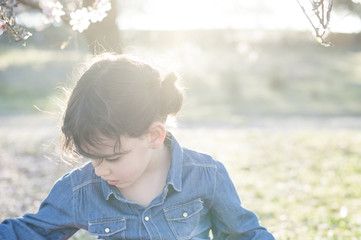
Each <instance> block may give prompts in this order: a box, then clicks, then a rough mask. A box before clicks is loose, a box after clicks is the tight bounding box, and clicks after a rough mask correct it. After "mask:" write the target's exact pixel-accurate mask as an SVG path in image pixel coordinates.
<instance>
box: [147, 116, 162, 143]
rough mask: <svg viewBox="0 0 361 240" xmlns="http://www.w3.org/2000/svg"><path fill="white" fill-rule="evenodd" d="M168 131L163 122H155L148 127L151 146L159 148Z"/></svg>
mask: <svg viewBox="0 0 361 240" xmlns="http://www.w3.org/2000/svg"><path fill="white" fill-rule="evenodd" d="M166 134H167V131H166V130H165V126H164V124H163V123H162V122H153V123H152V124H151V125H150V127H149V128H148V132H147V135H148V143H149V146H150V147H151V148H154V149H155V148H159V147H160V146H162V145H163V142H164V139H165V136H166Z"/></svg>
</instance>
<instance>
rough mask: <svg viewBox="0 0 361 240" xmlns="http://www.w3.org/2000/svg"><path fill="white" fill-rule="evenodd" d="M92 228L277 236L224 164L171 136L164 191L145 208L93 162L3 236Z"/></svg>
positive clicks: (152, 235)
mask: <svg viewBox="0 0 361 240" xmlns="http://www.w3.org/2000/svg"><path fill="white" fill-rule="evenodd" d="M78 229H86V230H87V231H88V232H89V233H90V234H92V235H96V236H98V237H99V239H179V240H184V239H210V234H209V232H210V230H212V234H213V237H214V239H247V240H248V239H253V240H254V239H262V240H268V239H270V240H271V239H274V238H273V236H272V235H271V234H270V233H269V232H268V231H267V230H266V229H265V228H264V227H262V226H260V225H259V222H258V219H257V217H256V215H255V214H254V213H253V212H251V211H249V210H246V209H245V208H243V207H242V206H241V203H240V200H239V198H238V195H237V193H236V190H235V188H234V185H233V184H232V182H231V179H230V178H229V175H228V173H227V171H226V169H225V168H224V166H223V165H222V164H221V163H220V162H217V161H215V160H214V159H212V157H210V156H208V155H205V154H201V153H198V152H194V151H191V150H188V149H184V148H181V147H180V146H179V144H178V143H177V141H176V140H175V139H174V138H173V139H172V165H171V168H170V170H169V174H168V178H167V184H166V186H165V188H164V191H163V193H162V194H161V195H159V196H158V197H156V198H155V199H154V200H153V201H152V202H151V204H150V205H149V206H147V207H143V206H140V205H139V204H136V203H135V202H132V201H129V200H127V199H125V198H124V197H123V195H122V193H121V192H120V191H119V190H118V189H117V188H116V187H114V186H111V185H108V184H107V183H106V182H105V181H103V180H102V179H101V178H99V177H97V176H96V175H95V173H94V169H93V166H92V164H91V163H88V164H86V165H85V166H84V167H82V168H80V169H76V170H74V171H72V172H71V173H68V174H66V175H64V176H63V177H62V178H61V179H60V180H58V181H57V182H56V183H55V185H54V186H53V188H52V190H51V192H50V194H49V195H48V197H47V198H46V199H45V200H44V201H43V203H42V204H41V206H40V209H39V211H38V213H36V214H26V215H24V216H23V217H22V218H16V219H6V220H4V221H3V222H2V223H1V224H0V239H9V240H12V239H21V240H24V239H32V240H34V239H35V240H37V239H39V240H40V239H67V238H69V237H70V236H72V235H73V234H74V233H75V232H76V231H77V230H78Z"/></svg>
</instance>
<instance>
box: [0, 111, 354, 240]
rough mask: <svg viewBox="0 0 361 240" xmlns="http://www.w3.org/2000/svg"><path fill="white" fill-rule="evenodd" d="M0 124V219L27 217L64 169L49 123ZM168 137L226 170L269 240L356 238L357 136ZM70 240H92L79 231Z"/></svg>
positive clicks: (208, 131)
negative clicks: (271, 239) (273, 239)
mask: <svg viewBox="0 0 361 240" xmlns="http://www.w3.org/2000/svg"><path fill="white" fill-rule="evenodd" d="M1 121H2V125H1V126H0V139H1V140H0V153H1V154H0V166H1V168H0V176H1V177H0V192H1V193H2V197H0V219H4V218H8V217H16V216H21V215H22V214H23V213H25V212H35V211H36V209H37V208H38V206H39V204H40V202H41V200H42V199H43V198H44V197H45V196H46V195H47V193H48V191H49V190H50V188H51V186H52V184H53V182H54V181H55V180H56V179H57V178H58V177H60V176H61V175H63V174H64V173H65V172H66V171H68V170H69V169H70V168H71V167H70V166H68V165H66V164H65V163H62V162H60V161H59V157H58V153H59V151H58V149H59V147H57V146H58V142H59V140H58V136H57V131H58V130H57V127H56V125H57V124H56V121H55V119H54V118H51V119H49V117H44V116H33V117H22V118H20V117H16V118H5V119H1ZM285 124H286V123H285ZM279 126H282V123H281V125H279ZM173 132H174V134H175V136H176V137H177V138H178V140H179V141H180V142H181V143H183V145H184V146H186V147H189V148H192V149H196V150H199V151H201V152H207V153H209V154H212V155H213V156H214V157H215V158H216V159H218V160H219V161H221V162H223V163H224V164H225V165H226V167H227V169H228V170H229V172H230V175H231V178H232V179H233V181H234V183H235V185H236V188H237V191H238V193H239V196H240V198H241V200H242V202H243V205H244V206H245V207H247V208H249V209H251V210H253V211H254V212H256V214H257V215H258V216H259V218H260V220H261V222H262V224H263V225H265V226H266V227H267V228H268V229H269V230H270V231H271V232H273V233H274V234H275V236H276V237H277V239H292V240H298V239H299V240H301V239H302V240H303V239H340V240H341V239H361V231H360V229H361V208H360V199H361V188H360V185H361V165H360V156H361V150H360V147H359V146H360V144H361V131H360V130H353V129H341V128H337V129H327V128H321V129H315V128H311V127H308V128H302V126H299V127H298V129H297V130H292V129H284V128H282V127H281V128H280V127H278V128H271V127H263V128H254V127H253V128H250V127H247V128H242V127H239V128H226V127H197V128H186V127H181V126H180V127H179V128H176V129H174V130H173ZM8 199H15V200H16V201H8ZM73 239H93V237H91V236H89V235H88V234H87V233H85V232H79V233H78V234H77V235H76V236H75V237H73Z"/></svg>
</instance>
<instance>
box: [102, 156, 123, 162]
mask: <svg viewBox="0 0 361 240" xmlns="http://www.w3.org/2000/svg"><path fill="white" fill-rule="evenodd" d="M120 158H121V157H116V158H105V160H106V161H108V162H116V161H118V160H119V159H120Z"/></svg>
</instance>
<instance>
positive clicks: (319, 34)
mask: <svg viewBox="0 0 361 240" xmlns="http://www.w3.org/2000/svg"><path fill="white" fill-rule="evenodd" d="M297 3H298V5H299V6H300V8H301V9H302V11H303V13H304V14H305V16H306V18H307V20H308V21H309V23H310V24H311V26H312V28H313V30H314V34H315V37H316V39H317V40H318V41H319V42H320V43H321V44H322V45H324V46H330V45H331V43H330V42H327V41H326V40H325V39H324V37H325V34H326V33H327V32H328V27H329V24H330V19H331V11H332V7H333V0H328V4H327V11H326V12H325V1H324V0H310V4H311V6H312V12H313V13H314V16H315V17H316V19H317V20H316V21H315V22H317V24H318V25H319V27H317V26H316V24H315V23H314V21H313V20H312V19H311V17H310V14H309V13H307V11H306V9H305V8H304V6H303V5H302V4H301V3H300V1H299V0H297Z"/></svg>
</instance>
